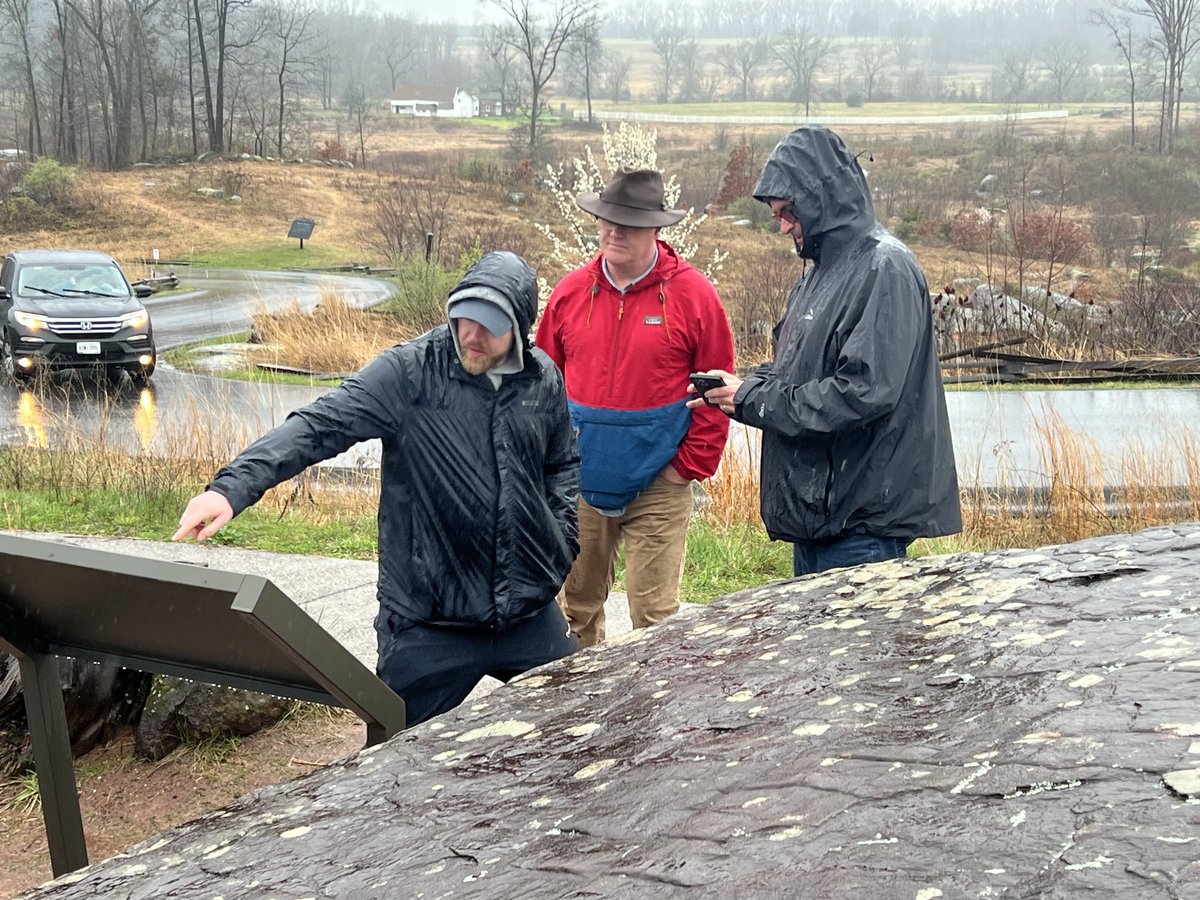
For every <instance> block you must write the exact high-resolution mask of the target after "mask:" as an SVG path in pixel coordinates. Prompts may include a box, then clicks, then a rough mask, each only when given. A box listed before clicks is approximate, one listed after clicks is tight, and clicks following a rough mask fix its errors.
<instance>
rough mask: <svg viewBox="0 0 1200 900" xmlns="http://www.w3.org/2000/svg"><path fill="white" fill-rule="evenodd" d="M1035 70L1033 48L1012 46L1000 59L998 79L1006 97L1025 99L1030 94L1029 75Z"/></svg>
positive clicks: (1006, 98) (1010, 99)
mask: <svg viewBox="0 0 1200 900" xmlns="http://www.w3.org/2000/svg"><path fill="white" fill-rule="evenodd" d="M1032 70H1033V48H1031V47H1028V46H1015V47H1010V48H1009V49H1008V50H1007V51H1005V53H1004V55H1003V56H1002V57H1001V60H1000V72H999V73H998V76H997V78H998V80H999V82H1000V86H1001V88H1000V89H1001V90H1002V91H1003V96H1004V99H1005V100H1007V101H1009V102H1010V103H1011V102H1016V101H1020V100H1024V99H1026V98H1027V97H1028V95H1029V76H1030V73H1031V71H1032Z"/></svg>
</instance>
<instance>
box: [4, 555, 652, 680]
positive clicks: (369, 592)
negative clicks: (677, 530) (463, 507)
mask: <svg viewBox="0 0 1200 900" xmlns="http://www.w3.org/2000/svg"><path fill="white" fill-rule="evenodd" d="M9 533H11V534H19V535H20V536H21V537H27V538H35V539H37V540H45V541H58V542H61V543H67V544H73V545H75V546H78V547H89V548H92V549H94V550H104V551H106V552H109V553H123V554H126V555H128V556H132V557H136V558H138V559H158V560H164V561H166V562H185V563H191V564H193V565H204V566H207V567H208V568H210V569H221V570H224V571H227V572H238V573H244V574H253V575H261V576H262V577H264V578H267V579H269V580H270V581H271V582H273V583H274V584H275V586H276V587H278V588H279V589H280V590H282V591H283V592H284V593H285V594H287V595H288V596H289V597H291V598H292V600H294V601H295V602H296V604H297V605H298V606H300V607H301V608H302V609H303V610H304V611H305V612H307V613H308V614H309V615H310V616H312V618H313V619H315V620H316V621H317V623H318V624H320V625H321V627H322V628H324V629H325V630H326V631H328V632H329V633H330V634H332V635H333V636H334V637H335V638H337V639H338V640H339V641H340V642H341V643H342V644H343V645H344V646H345V647H346V649H348V650H349V651H350V652H351V653H353V654H354V655H355V656H356V657H358V659H360V660H361V661H362V663H363V664H364V665H365V666H367V668H369V669H370V670H371V671H372V672H373V671H375V655H376V643H375V629H374V627H373V622H374V621H375V613H376V612H377V611H378V609H379V604H378V602H377V601H376V599H375V582H376V577H377V567H376V564H375V563H374V562H371V561H363V560H352V559H331V558H329V557H324V556H299V555H295V554H289V553H268V552H266V551H262V550H242V549H238V548H235V547H225V546H221V545H219V544H211V543H203V544H198V543H196V542H194V541H189V542H187V543H179V544H173V543H171V542H170V541H140V540H133V539H130V538H106V537H83V536H78V535H65V534H49V533H45V532H37V533H34V532H9ZM606 616H607V630H608V633H609V635H613V636H615V635H618V634H624V633H625V632H627V631H629V630H630V627H631V625H630V621H629V603H628V600H627V599H626V597H625V595H624V594H622V593H616V592H614V593H613V594H611V595H610V596H609V598H608V605H607V609H606ZM499 684H500V682H498V681H496V680H494V679H491V678H488V679H485V680H484V681H483V682H481V683H480V685H479V687H478V688H476V689H475V692H474V693H472V695H471V698H475V697H477V696H482V695H483V694H486V693H487V692H489V691H491V690H493V689H495V688H496V687H497V686H498V685H499ZM471 698H468V699H471Z"/></svg>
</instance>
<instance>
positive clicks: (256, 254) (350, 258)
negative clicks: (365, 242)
mask: <svg viewBox="0 0 1200 900" xmlns="http://www.w3.org/2000/svg"><path fill="white" fill-rule="evenodd" d="M362 262H365V263H367V264H369V265H374V266H384V265H386V263H385V262H383V261H380V260H366V259H363V254H362V250H361V249H360V248H358V247H356V246H354V245H351V244H334V243H324V242H322V241H321V236H320V229H319V227H318V229H317V230H315V231H314V232H313V237H312V238H310V239H309V240H307V241H305V242H304V249H303V250H301V249H300V242H299V241H298V240H295V239H294V238H293V239H290V240H289V239H287V238H283V237H281V238H279V239H278V240H277V241H269V242H266V243H262V244H258V245H254V246H248V247H236V248H235V247H229V248H225V249H216V250H206V251H205V252H204V254H203V256H202V257H197V258H196V259H195V260H193V262H192V265H194V266H207V267H209V268H212V269H251V270H258V271H277V270H281V269H320V268H325V267H329V266H344V265H348V264H350V263H362Z"/></svg>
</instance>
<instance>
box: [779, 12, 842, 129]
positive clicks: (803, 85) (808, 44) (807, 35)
mask: <svg viewBox="0 0 1200 900" xmlns="http://www.w3.org/2000/svg"><path fill="white" fill-rule="evenodd" d="M771 52H772V54H773V55H774V57H775V58H776V59H777V60H779V62H780V63H781V64H782V65H783V67H784V68H785V69H787V71H788V74H789V75H791V78H792V91H791V95H792V99H793V100H795V101H801V100H802V101H804V115H805V116H808V114H809V110H810V109H811V106H812V97H813V84H814V82H815V81H816V76H817V72H818V71H819V70H820V68H821V66H822V64H823V63H824V62H825V61H826V59H827V58H828V57H829V55H830V54H831V53H832V52H833V40H832V38H828V37H825V36H824V35H820V34H817V33H816V32H814V31H813V30H812V29H810V28H809V27H808V26H807V25H793V26H791V27H789V28H787V29H786V30H785V31H784V32H783V35H782V36H781V37H780V38H779V40H778V41H776V42H775V44H774V46H772V48H771Z"/></svg>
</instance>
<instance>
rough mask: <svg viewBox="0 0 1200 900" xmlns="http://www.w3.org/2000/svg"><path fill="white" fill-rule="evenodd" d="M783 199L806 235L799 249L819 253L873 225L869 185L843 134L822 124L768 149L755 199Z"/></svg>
mask: <svg viewBox="0 0 1200 900" xmlns="http://www.w3.org/2000/svg"><path fill="white" fill-rule="evenodd" d="M771 198H779V199H781V200H787V201H788V202H789V203H790V204H791V206H792V212H793V214H794V215H795V216H796V220H797V221H798V222H799V223H800V229H801V231H802V232H803V235H804V241H803V245H802V246H801V248H800V250H799V251H798V252H799V253H800V255H801V256H803V257H805V258H807V259H813V260H817V259H819V258H820V254H821V248H822V247H823V246H824V247H829V246H836V245H840V244H844V243H846V242H847V241H849V240H850V239H851V238H852V237H853V236H855V235H857V234H861V233H863V232H866V231H868V230H869V229H871V228H872V227H874V225H875V204H874V203H872V202H871V188H870V187H869V186H868V185H867V177H866V174H865V173H864V172H863V170H862V166H860V165H859V164H858V160H857V159H855V157H854V155H853V154H852V153H851V152H850V151H849V150H848V149H847V148H846V145H845V144H844V143H843V142H842V139H841V138H840V137H838V136H837V135H836V134H834V133H833V132H832V131H830V130H829V129H828V128H826V127H824V126H823V125H801V126H800V127H799V128H797V129H796V130H795V131H793V132H792V133H791V134H789V135H788V136H787V137H785V138H784V139H783V140H781V141H780V142H779V143H778V144H777V145H776V147H775V149H774V150H773V151H771V156H770V157H769V158H768V159H767V163H766V165H764V166H763V170H762V174H761V175H759V176H758V184H756V185H755V186H754V199H756V200H761V201H762V202H763V203H766V202H768V200H770V199H771Z"/></svg>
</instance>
